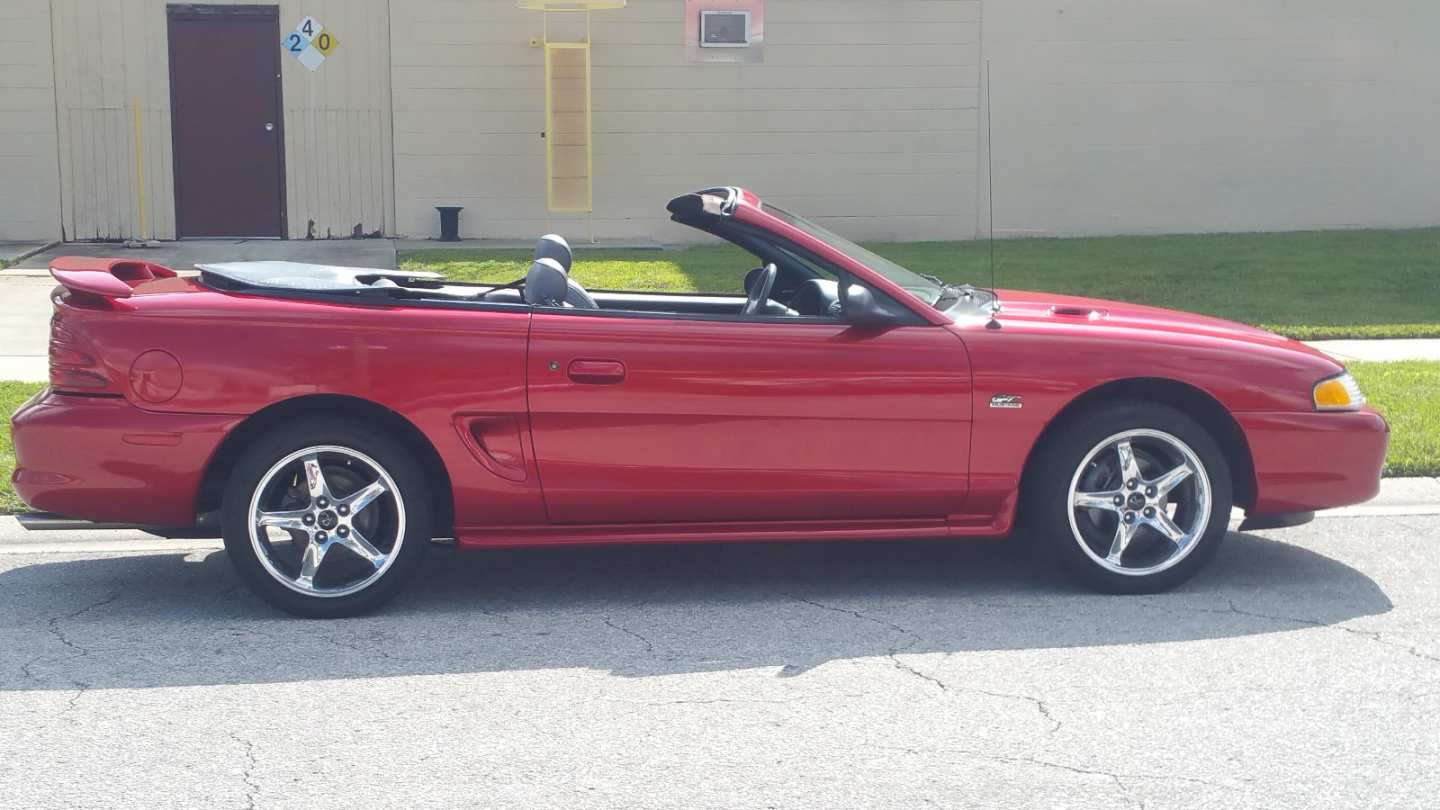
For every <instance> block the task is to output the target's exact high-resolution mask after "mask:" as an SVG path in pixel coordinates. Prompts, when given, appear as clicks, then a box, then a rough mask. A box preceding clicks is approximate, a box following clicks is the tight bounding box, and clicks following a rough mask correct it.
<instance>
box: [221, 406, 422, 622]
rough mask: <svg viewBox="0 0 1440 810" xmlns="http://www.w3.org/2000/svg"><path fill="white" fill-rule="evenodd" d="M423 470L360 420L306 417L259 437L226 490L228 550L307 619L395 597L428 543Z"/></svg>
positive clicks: (244, 572)
mask: <svg viewBox="0 0 1440 810" xmlns="http://www.w3.org/2000/svg"><path fill="white" fill-rule="evenodd" d="M425 485H426V481H425V476H424V473H423V471H422V470H421V468H420V466H419V465H418V464H417V463H416V461H415V460H414V458H413V457H412V455H411V454H410V453H409V452H408V451H407V450H406V449H405V448H404V447H402V446H400V445H398V444H397V443H395V442H394V441H393V440H392V439H390V438H389V437H388V436H385V435H383V434H381V433H380V432H378V431H376V430H374V429H373V428H370V427H369V426H367V425H364V424H360V423H349V422H339V423H336V422H332V421H329V420H307V421H304V422H299V423H296V424H294V425H290V426H288V427H286V428H282V429H279V430H276V431H273V432H271V433H269V434H266V435H265V436H263V437H262V438H261V439H260V440H258V441H257V442H255V444H254V445H252V446H251V447H250V449H249V450H247V451H246V452H245V453H244V454H243V455H242V456H241V458H240V459H239V460H238V461H237V463H236V465H235V468H234V470H233V471H232V473H231V475H230V480H229V483H228V485H227V487H226V491H225V501H224V512H223V534H224V537H225V550H226V552H227V553H228V555H229V557H230V560H231V562H232V563H233V564H234V565H235V568H236V570H237V571H238V572H239V573H240V575H241V576H242V577H243V578H244V579H245V581H246V582H247V583H248V584H249V585H250V586H251V588H253V589H254V590H255V592H256V593H258V594H259V595H260V596H261V597H262V598H263V599H265V601H267V602H269V603H270V604H272V605H274V606H275V607H278V608H280V609H281V610H284V611H286V612H289V613H293V614H295V615H297V616H304V617H308V618H336V617H341V616H353V615H356V614H359V613H363V612H366V611H368V610H371V609H373V608H375V607H377V606H379V605H380V604H381V603H383V602H385V601H386V600H388V599H390V598H391V597H392V596H394V595H395V593H396V592H397V591H398V590H399V588H400V586H401V585H402V584H403V581H404V580H405V579H407V578H408V577H409V576H410V575H411V574H412V573H413V572H414V570H415V568H416V567H417V566H418V564H419V561H420V557H421V555H422V554H423V553H424V551H425V548H426V546H427V545H428V544H429V541H430V534H431V516H430V510H429V508H428V506H429V502H428V500H427V498H426V497H425V495H426V492H425V490H426V486H425Z"/></svg>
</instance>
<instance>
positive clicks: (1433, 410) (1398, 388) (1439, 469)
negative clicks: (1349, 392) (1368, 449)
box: [1349, 360, 1440, 476]
mask: <svg viewBox="0 0 1440 810" xmlns="http://www.w3.org/2000/svg"><path fill="white" fill-rule="evenodd" d="M1349 369H1350V373H1351V374H1354V375H1355V379H1356V380H1358V381H1359V382H1360V389H1361V390H1362V391H1364V392H1365V396H1366V398H1367V399H1369V400H1370V404H1371V405H1373V406H1375V409H1376V410H1378V411H1380V412H1381V413H1383V414H1385V418H1386V419H1387V420H1388V421H1389V422H1390V452H1389V454H1388V455H1387V456H1386V459H1385V474H1386V475H1389V476H1411V475H1440V362H1433V361H1423V360H1412V361H1404V362H1398V363H1351V364H1350V365H1349Z"/></svg>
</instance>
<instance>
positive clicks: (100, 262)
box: [50, 256, 176, 298]
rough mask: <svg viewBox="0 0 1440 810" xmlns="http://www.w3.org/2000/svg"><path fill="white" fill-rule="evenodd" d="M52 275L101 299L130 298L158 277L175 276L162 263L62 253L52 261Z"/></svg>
mask: <svg viewBox="0 0 1440 810" xmlns="http://www.w3.org/2000/svg"><path fill="white" fill-rule="evenodd" d="M50 275H52V276H54V277H55V280H56V281H58V282H60V283H61V284H64V285H65V288H66V289H68V290H71V291H73V292H78V293H89V294H91V295H98V296H100V297H101V298H129V297H130V293H131V291H132V290H133V289H135V288H136V287H138V286H140V285H141V284H144V283H145V282H147V281H153V280H155V279H157V278H174V277H175V275H176V273H175V271H174V270H171V269H170V268H168V267H166V266H165V265H163V264H155V263H154V262H145V261H137V260H135V259H104V258H92V257H89V256H61V257H60V258H58V259H56V260H55V261H53V262H51V263H50Z"/></svg>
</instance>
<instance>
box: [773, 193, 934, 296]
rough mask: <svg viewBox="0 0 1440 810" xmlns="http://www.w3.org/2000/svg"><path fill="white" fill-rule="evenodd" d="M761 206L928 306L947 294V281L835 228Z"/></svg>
mask: <svg viewBox="0 0 1440 810" xmlns="http://www.w3.org/2000/svg"><path fill="white" fill-rule="evenodd" d="M760 209H761V210H762V211H763V212H765V213H766V214H769V215H770V216H772V217H775V218H776V219H778V220H780V221H781V222H784V223H785V224H786V225H789V226H790V227H792V228H795V229H797V230H800V231H802V232H804V233H805V234H806V235H808V236H810V237H811V238H813V239H818V240H819V241H821V242H824V243H825V244H826V245H829V246H830V247H831V248H834V249H835V250H838V251H840V252H841V253H843V254H845V255H846V256H848V257H850V258H851V259H853V260H854V261H856V262H859V263H860V264H863V265H865V266H866V267H868V268H869V269H871V270H873V271H874V272H876V273H877V274H879V275H881V276H884V277H885V279H886V280H887V281H889V282H890V283H892V284H894V285H895V286H897V287H899V288H900V289H902V290H904V291H905V292H907V293H909V294H910V295H912V296H914V297H915V298H917V299H919V300H920V302H921V303H923V304H925V306H927V307H932V308H934V307H935V302H937V301H939V300H940V299H941V297H942V296H943V295H944V294H945V290H946V285H944V284H937V283H935V282H934V281H931V280H930V279H928V278H925V277H924V276H922V275H920V274H919V273H916V272H915V271H914V270H911V269H909V268H908V267H905V266H903V265H900V264H897V263H895V262H893V261H891V260H889V259H887V258H885V257H884V256H881V255H880V254H878V253H876V252H874V251H872V250H869V249H867V248H865V247H863V246H861V245H857V244H855V243H854V242H852V241H850V240H849V239H846V238H845V237H843V236H841V235H839V234H837V233H835V232H834V231H831V230H829V229H827V228H824V227H821V226H819V225H816V224H815V223H813V222H811V221H810V220H808V219H805V218H804V217H801V216H798V215H796V214H794V213H791V212H790V211H787V210H785V209H784V208H781V207H779V206H776V205H772V204H770V203H768V202H767V203H761V206H760Z"/></svg>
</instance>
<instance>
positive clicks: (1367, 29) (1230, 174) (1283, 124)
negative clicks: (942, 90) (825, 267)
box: [984, 0, 1440, 235]
mask: <svg viewBox="0 0 1440 810" xmlns="http://www.w3.org/2000/svg"><path fill="white" fill-rule="evenodd" d="M1436 31H1440V4H1437V3H1435V2H1433V0H1396V1H1395V2H1385V3H1357V2H1350V1H1347V0H1314V2H1307V3H1303V4H1296V3H1291V2H1285V0H1223V1H1221V2H1217V1H1216V0H1206V1H1202V0H1172V1H1171V2H1165V3H1141V2H1129V1H1126V0H1086V2H1074V1H1073V0H1005V1H1004V2H989V3H986V4H985V9H984V32H985V33H984V37H985V43H984V55H985V56H986V57H988V58H989V59H990V60H991V62H992V64H993V67H994V76H993V86H994V94H995V101H994V106H993V123H994V136H995V148H994V161H995V209H996V210H995V217H996V227H997V229H998V230H999V231H1000V232H1001V234H1003V235H1062V234H1110V233H1143V232H1167V231H1168V232H1173V231H1242V230H1285V229H1296V228H1328V227H1347V226H1357V225H1364V226H1408V225H1433V224H1435V223H1437V222H1440V159H1437V158H1436V156H1435V146H1434V145H1435V144H1436V143H1440V48H1437V47H1436V44H1435V32H1436Z"/></svg>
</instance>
